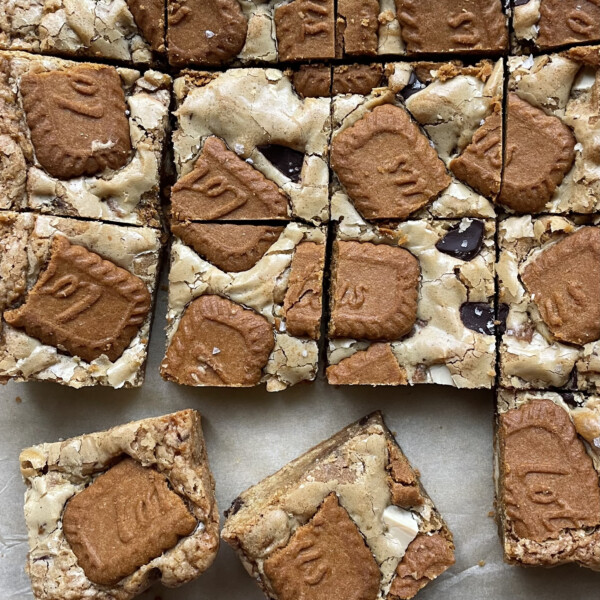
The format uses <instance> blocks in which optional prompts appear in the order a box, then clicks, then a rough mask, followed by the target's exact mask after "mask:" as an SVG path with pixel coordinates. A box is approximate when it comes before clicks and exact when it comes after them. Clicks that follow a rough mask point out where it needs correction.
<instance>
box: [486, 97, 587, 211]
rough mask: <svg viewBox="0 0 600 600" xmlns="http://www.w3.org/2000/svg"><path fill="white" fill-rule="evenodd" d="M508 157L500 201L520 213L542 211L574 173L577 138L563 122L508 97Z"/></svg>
mask: <svg viewBox="0 0 600 600" xmlns="http://www.w3.org/2000/svg"><path fill="white" fill-rule="evenodd" d="M507 112H508V114H507V121H506V154H505V161H504V173H503V178H502V191H501V193H500V196H499V198H498V202H499V203H500V204H503V205H504V206H507V207H508V208H510V209H512V210H513V211H515V212H518V213H535V212H540V211H541V210H542V209H543V208H544V207H545V206H546V204H547V203H548V202H549V200H550V199H551V198H552V196H553V195H554V191H555V190H556V188H557V187H558V186H559V185H560V184H561V182H562V181H563V179H564V177H565V175H566V173H568V172H569V171H570V170H571V167H572V166H573V161H574V159H575V143H576V140H575V137H574V136H573V134H572V133H571V130H570V129H569V128H568V127H567V126H566V125H564V124H563V123H561V121H560V119H558V118H557V117H554V116H548V115H546V114H545V113H544V112H543V111H542V110H540V109H539V108H535V107H534V106H532V105H531V104H529V103H528V102H525V101H524V100H521V98H519V96H517V95H516V94H514V93H511V94H509V96H508V107H507Z"/></svg>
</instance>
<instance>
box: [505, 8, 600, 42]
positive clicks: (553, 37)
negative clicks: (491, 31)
mask: <svg viewBox="0 0 600 600" xmlns="http://www.w3.org/2000/svg"><path fill="white" fill-rule="evenodd" d="M512 25H513V35H512V40H511V46H512V51H513V52H515V53H517V54H529V53H530V52H535V51H540V50H549V49H552V48H557V47H559V46H565V45H567V44H575V43H581V42H600V6H599V5H598V3H597V2H596V1H595V0H514V8H513V18H512Z"/></svg>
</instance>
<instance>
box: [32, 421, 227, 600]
mask: <svg viewBox="0 0 600 600" xmlns="http://www.w3.org/2000/svg"><path fill="white" fill-rule="evenodd" d="M20 464H21V474H22V475H23V479H24V480H25V484H26V485H27V491H26V493H25V522H26V524H27V529H28V531H29V554H28V557H27V567H26V570H27V573H28V574H29V577H30V578H31V584H32V589H33V594H34V597H35V598H36V599H37V600H54V599H56V598H95V599H97V600H112V599H115V598H118V599H119V600H129V599H131V598H133V597H135V596H137V595H138V594H141V593H142V592H143V591H144V590H145V589H146V588H148V587H150V586H151V585H152V584H153V583H155V582H157V581H160V582H161V583H162V584H163V585H165V586H167V587H176V586H179V585H182V584H184V583H187V582H189V581H191V580H193V579H195V578H196V577H198V576H199V575H200V574H201V573H202V572H203V571H205V570H206V569H207V568H208V567H209V566H210V565H211V563H212V562H213V560H214V558H215V556H216V554H217V549H218V547H219V513H218V509H217V504H216V501H215V497H214V480H213V477H212V474H211V472H210V467H209V465H208V458H207V455H206V447H205V444H204V437H203V435H202V428H201V419H200V414H199V413H198V412H196V411H195V410H185V411H181V412H177V413H173V414H170V415H166V416H163V417H154V418H150V419H144V420H142V421H137V422H133V423H128V424H126V425H119V426H117V427H114V428H112V429H110V430H108V431H102V432H98V433H90V434H87V435H81V436H79V437H75V438H72V439H69V440H65V441H61V442H55V443H48V444H39V445H37V446H33V447H31V448H27V449H25V450H23V451H22V452H21V455H20Z"/></svg>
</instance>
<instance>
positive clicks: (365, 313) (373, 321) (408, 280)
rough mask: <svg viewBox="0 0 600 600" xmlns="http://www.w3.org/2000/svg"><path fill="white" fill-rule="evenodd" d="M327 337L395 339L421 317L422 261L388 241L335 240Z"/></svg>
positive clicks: (407, 330) (406, 331)
mask: <svg viewBox="0 0 600 600" xmlns="http://www.w3.org/2000/svg"><path fill="white" fill-rule="evenodd" d="M333 252H334V257H333V267H332V284H331V317H330V321H329V337H331V338H364V339H369V340H386V341H390V340H396V339H401V338H402V337H403V336H405V335H406V334H407V333H408V332H409V331H410V330H411V329H412V327H413V325H414V323H415V321H416V318H417V298H418V294H419V291H418V290H419V281H420V275H421V273H420V267H419V261H418V260H417V259H416V258H415V257H414V256H413V255H412V254H411V253H410V252H408V251H407V250H404V249H403V248H398V247H394V246H388V245H386V244H380V245H375V244H372V243H370V242H366V243H359V242H354V241H347V242H346V241H336V242H335V245H334V250H333Z"/></svg>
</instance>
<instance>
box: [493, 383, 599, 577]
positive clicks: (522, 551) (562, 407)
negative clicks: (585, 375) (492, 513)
mask: <svg viewBox="0 0 600 600" xmlns="http://www.w3.org/2000/svg"><path fill="white" fill-rule="evenodd" d="M599 406H600V402H599V400H598V397H597V396H588V395H586V394H580V393H573V394H565V393H557V392H549V391H517V390H501V391H499V392H498V396H497V407H496V412H497V428H496V436H495V451H494V460H495V477H494V479H495V484H496V499H497V502H498V503H499V510H498V511H497V519H498V523H499V527H500V535H501V538H502V542H503V546H504V556H505V559H506V560H507V561H508V562H510V563H514V564H523V565H527V566H545V567H553V566H556V565H560V564H567V563H577V564H579V565H580V566H584V567H588V568H591V569H593V570H600V561H599V560H598V549H599V545H600V527H599V524H598V519H599V513H600V498H599V496H598V473H599V469H600V459H599V455H598V448H597V446H596V444H595V442H594V441H593V439H592V438H591V437H590V436H591V435H593V434H594V432H596V433H597V430H598V422H600V420H599V416H598V415H599V414H600V412H599ZM526 439H528V450H527V452H526V453H525V454H517V455H515V452H514V450H515V448H517V447H518V444H519V443H520V442H521V441H524V440H526ZM558 449H560V452H559V453H558V454H557V450H558ZM542 453H543V458H541V459H539V460H537V461H536V458H535V457H536V456H538V455H540V454H542ZM528 456H529V457H530V458H531V459H532V460H529V461H527V457H528ZM516 465H521V466H520V467H518V468H517V467H516ZM540 465H541V467H540ZM509 467H511V468H510V470H509ZM523 473H529V475H528V476H527V477H528V479H529V480H531V481H533V480H534V478H535V485H536V490H543V489H545V488H547V487H548V486H549V485H550V486H551V488H552V490H553V494H554V498H556V502H554V503H549V502H547V501H544V502H542V503H539V502H537V501H538V498H539V495H535V494H526V491H527V489H528V488H527V484H526V482H524V481H522V479H519V477H521V478H522V475H523ZM507 486H508V487H509V488H510V493H509V490H508V489H507ZM584 491H585V496H584V495H582V492H584ZM524 494H526V496H524ZM515 502H518V503H519V506H518V507H517V506H515V505H514V503H515ZM557 503H559V505H557ZM532 507H533V508H534V510H533V511H530V509H531V508H532ZM590 509H591V513H589V510H590ZM521 513H523V514H521ZM521 517H522V520H521ZM536 538H537V539H536Z"/></svg>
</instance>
